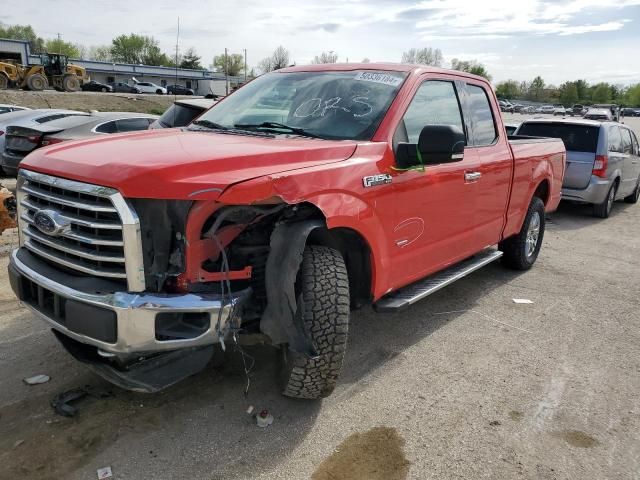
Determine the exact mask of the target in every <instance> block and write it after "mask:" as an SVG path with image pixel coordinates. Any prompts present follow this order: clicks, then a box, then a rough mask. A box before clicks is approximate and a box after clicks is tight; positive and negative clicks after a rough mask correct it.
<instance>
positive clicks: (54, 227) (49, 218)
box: [33, 210, 71, 236]
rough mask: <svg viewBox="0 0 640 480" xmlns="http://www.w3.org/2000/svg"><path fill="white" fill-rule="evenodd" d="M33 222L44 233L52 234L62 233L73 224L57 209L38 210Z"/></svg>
mask: <svg viewBox="0 0 640 480" xmlns="http://www.w3.org/2000/svg"><path fill="white" fill-rule="evenodd" d="M33 224H34V225H35V226H36V228H37V229H38V230H40V231H41V232H42V233H44V234H46V235H51V236H58V235H61V234H62V233H64V232H65V231H66V230H68V229H69V226H70V225H71V224H70V223H69V221H68V220H67V219H66V218H64V217H63V216H62V215H61V214H60V213H59V212H56V211H55V210H38V211H37V212H36V213H35V214H34V215H33Z"/></svg>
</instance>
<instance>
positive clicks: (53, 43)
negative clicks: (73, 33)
mask: <svg viewBox="0 0 640 480" xmlns="http://www.w3.org/2000/svg"><path fill="white" fill-rule="evenodd" d="M44 48H45V50H46V51H47V52H49V53H61V54H62V55H66V56H67V57H69V58H80V50H79V49H78V47H76V46H75V45H74V44H73V43H70V42H65V41H64V40H59V39H57V38H55V39H49V40H47V41H45V42H44Z"/></svg>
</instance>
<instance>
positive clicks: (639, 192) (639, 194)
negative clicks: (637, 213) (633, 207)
mask: <svg viewBox="0 0 640 480" xmlns="http://www.w3.org/2000/svg"><path fill="white" fill-rule="evenodd" d="M639 198H640V177H638V181H637V182H636V188H635V190H634V191H633V193H632V194H631V195H629V196H628V197H624V201H625V202H626V203H638V199H639Z"/></svg>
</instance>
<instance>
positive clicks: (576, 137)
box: [518, 122, 600, 153]
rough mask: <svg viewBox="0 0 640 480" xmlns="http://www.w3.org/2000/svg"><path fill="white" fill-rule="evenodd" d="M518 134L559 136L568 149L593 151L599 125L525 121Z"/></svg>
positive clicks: (598, 132) (598, 133)
mask: <svg viewBox="0 0 640 480" xmlns="http://www.w3.org/2000/svg"><path fill="white" fill-rule="evenodd" d="M518 135H525V136H529V137H551V138H560V139H561V140H562V141H563V142H564V146H565V148H566V149H567V150H568V151H572V152H587V153H595V152H596V150H597V148H598V137H599V135H600V127H599V126H597V125H580V124H570V123H553V122H526V123H524V124H523V125H522V126H521V127H520V129H519V130H518Z"/></svg>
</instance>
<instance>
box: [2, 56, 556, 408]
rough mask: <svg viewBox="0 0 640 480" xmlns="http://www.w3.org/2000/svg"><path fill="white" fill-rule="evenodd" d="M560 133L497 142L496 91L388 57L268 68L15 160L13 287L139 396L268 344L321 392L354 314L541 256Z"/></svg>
mask: <svg viewBox="0 0 640 480" xmlns="http://www.w3.org/2000/svg"><path fill="white" fill-rule="evenodd" d="M564 162H565V149H564V145H563V144H562V141H561V140H557V139H536V138H510V139H508V138H507V135H506V133H505V128H504V125H503V123H502V119H501V115H500V109H499V107H498V101H497V99H496V97H495V94H494V92H493V91H492V89H491V86H490V85H489V83H488V82H487V81H486V80H485V79H483V78H480V77H477V76H474V75H470V74H466V73H463V72H453V71H448V70H442V69H437V68H430V67H423V66H415V65H397V64H336V65H315V66H306V67H292V68H285V69H282V70H279V71H277V72H273V73H269V74H266V75H263V76H261V77H259V78H257V79H255V80H254V81H252V82H250V83H248V84H247V85H245V86H244V87H242V88H241V89H239V90H238V91H236V92H234V93H233V94H232V95H229V96H228V97H227V98H225V99H224V100H222V101H221V102H219V103H218V104H216V105H215V106H214V107H212V108H211V109H210V110H208V111H207V112H205V113H204V114H203V115H202V116H200V117H199V118H198V119H197V120H196V121H194V122H193V123H192V124H191V125H190V126H188V127H186V128H180V129H167V130H159V131H158V130H156V131H149V132H137V133H132V134H123V135H114V136H109V137H108V138H107V137H105V138H92V139H88V140H82V141H75V142H69V143H64V144H57V145H52V146H49V147H45V148H42V149H39V150H37V151H35V152H33V153H31V154H30V155H28V156H27V157H26V158H25V160H24V161H23V162H22V163H21V169H20V172H19V176H18V186H17V200H18V217H19V228H20V242H21V244H20V248H18V249H17V250H16V251H14V252H13V254H12V257H11V262H10V266H9V273H10V280H11V285H12V288H13V290H14V291H15V293H16V295H17V296H18V297H19V298H20V300H21V301H22V302H23V303H24V304H25V305H27V306H28V307H29V308H30V309H32V310H33V312H34V313H35V314H36V315H37V316H39V317H41V318H42V319H43V320H44V321H46V322H47V323H48V324H49V325H50V326H51V328H52V329H53V331H54V333H55V334H56V336H57V337H58V339H59V340H60V341H61V343H62V344H63V345H64V346H65V347H66V349H67V350H68V351H69V352H70V353H72V354H73V355H74V356H75V357H76V358H77V359H79V360H81V361H82V362H84V363H86V364H87V365H88V366H89V367H90V368H92V369H93V370H94V371H96V372H97V373H99V374H100V375H102V376H104V377H105V378H107V379H109V380H110V381H112V382H114V383H116V384H118V385H120V386H123V387H125V388H129V389H132V390H136V391H145V392H153V391H157V390H159V389H161V388H164V387H166V386H168V385H171V384H173V383H175V382H177V381H179V380H181V379H182V378H185V377H186V376H188V375H191V374H193V373H195V372H197V371H199V370H201V369H203V368H204V367H205V365H206V364H207V363H208V362H209V361H210V359H211V357H212V355H213V352H214V349H224V348H227V349H229V348H230V347H233V348H242V345H243V344H245V343H255V342H262V343H270V344H271V345H273V346H275V347H277V348H278V349H279V351H280V352H281V360H282V365H281V375H280V376H281V381H282V391H283V393H284V394H285V395H288V396H292V397H299V398H312V399H313V398H319V397H323V396H327V395H329V394H330V393H331V392H332V390H333V389H334V386H335V384H336V381H337V378H338V375H339V373H340V370H341V368H342V363H343V356H344V353H345V348H346V345H347V333H348V326H349V314H350V310H351V309H353V308H356V307H359V306H362V305H365V304H373V306H374V308H375V309H376V310H377V311H381V312H397V311H400V310H402V309H404V308H406V307H408V306H409V305H411V304H412V303H414V302H416V301H418V300H420V299H422V298H424V297H426V296H427V295H429V294H430V293H432V292H434V291H436V290H438V289H440V288H442V287H444V286H445V285H447V284H449V283H451V282H453V281H455V280H457V279H458V278H461V277H463V276H465V275H467V274H468V273H470V272H472V271H474V270H476V269H478V268H480V267H482V266H483V265H486V264H488V263H490V262H492V261H494V260H497V259H499V258H502V260H503V262H504V264H505V265H507V266H509V267H512V268H516V269H520V270H526V269H528V268H530V267H531V266H532V265H533V263H534V262H535V260H536V258H537V256H538V252H539V250H540V246H541V244H542V238H543V234H544V229H545V212H550V211H553V210H554V209H555V208H556V207H557V205H558V203H559V201H560V187H561V185H562V180H563V174H564Z"/></svg>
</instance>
